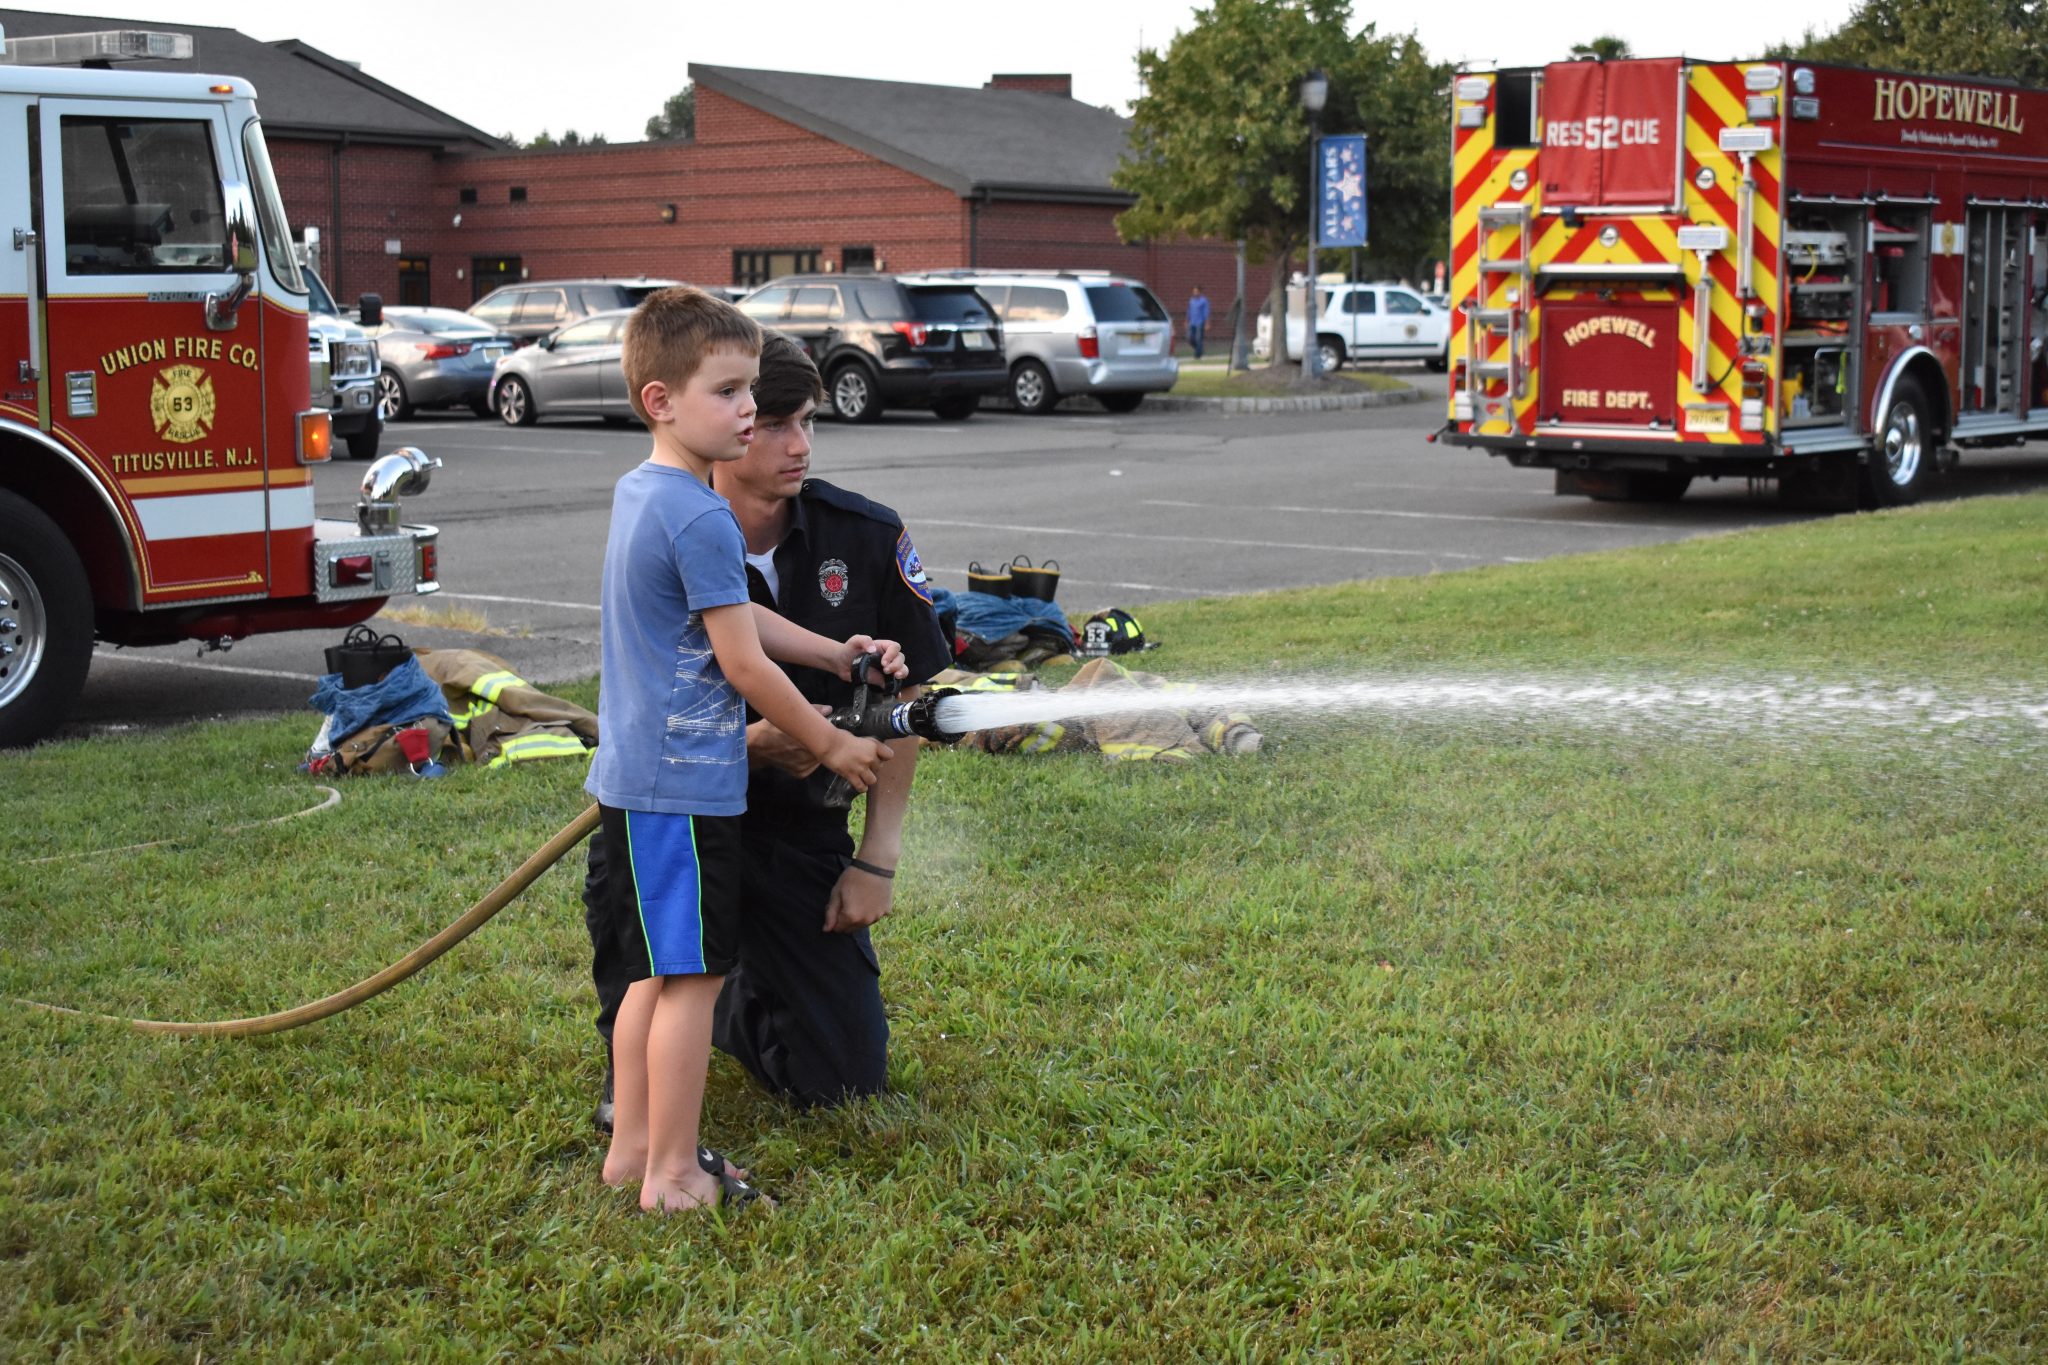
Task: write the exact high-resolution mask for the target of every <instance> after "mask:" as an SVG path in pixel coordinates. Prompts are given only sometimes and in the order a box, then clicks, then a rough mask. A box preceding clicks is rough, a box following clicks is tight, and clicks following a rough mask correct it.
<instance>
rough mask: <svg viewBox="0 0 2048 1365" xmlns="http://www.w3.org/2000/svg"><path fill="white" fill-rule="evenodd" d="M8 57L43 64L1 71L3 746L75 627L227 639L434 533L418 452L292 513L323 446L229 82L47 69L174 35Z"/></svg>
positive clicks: (289, 299)
mask: <svg viewBox="0 0 2048 1365" xmlns="http://www.w3.org/2000/svg"><path fill="white" fill-rule="evenodd" d="M7 48H8V59H9V62H10V63H14V62H20V61H23V60H30V61H41V62H46V63H50V64H51V65H48V66H46V67H30V66H20V65H0V234H11V241H0V744H19V743H24V742H28V741H31V740H33V739H35V738H37V737H39V736H41V735H43V734H46V733H48V732H49V730H50V729H51V728H53V727H54V726H55V725H56V723H57V722H58V720H59V719H61V717H62V715H63V713H64V711H65V709H66V708H67V707H68V706H69V704H70V703H71V702H72V701H73V700H74V699H75V698H76V696H77V695H78V692H79V689H80V687H81V685H82V684H83V682H84V680H85V674H86V669H87V666H88V664H89V663H90V661H91V658H92V649H93V641H94V638H95V636H97V637H98V638H99V639H101V640H106V641H109V642H111V643H115V644H124V645H149V644H164V643H170V642H174V641H178V640H199V641H202V642H205V643H207V644H210V645H214V646H217V647H225V646H226V645H227V644H228V643H230V642H232V641H234V640H236V639H239V638H241V637H243V636H246V635H250V634H254V633H257V632H262V631H277V630H301V629H308V628H321V627H339V626H345V625H348V624H350V623H353V622H356V621H360V620H363V619H364V618H366V617H368V616H370V615H372V614H373V613H375V612H376V610H377V609H378V608H379V607H381V606H382V605H383V604H384V602H385V600H386V599H387V598H388V597H390V596H392V595H393V594H399V593H416V592H433V591H435V590H436V589H437V588H438V587H439V583H438V582H437V576H436V572H435V567H436V566H435V536H436V532H435V530H434V528H432V527H423V526H402V525H400V524H399V519H398V508H397V499H398V497H399V495H401V494H404V493H410V492H415V491H421V490H423V489H424V487H425V480H426V476H427V473H428V471H429V469H430V468H431V467H433V465H434V464H435V463H436V462H434V461H431V460H428V459H427V458H426V457H425V456H423V455H421V454H419V452H417V451H401V452H397V453H395V454H393V455H389V456H386V457H385V458H384V459H382V460H380V461H378V462H377V463H376V464H374V465H373V466H371V469H370V471H369V474H368V475H367V476H366V477H365V478H364V480H363V498H362V500H361V501H360V502H359V503H358V504H357V509H356V513H357V515H356V520H355V521H350V522H342V521H325V520H321V519H318V518H316V517H315V516H314V512H313V467H314V466H315V465H318V464H320V463H322V462H324V461H326V460H327V458H328V455H329V449H330V446H331V443H332V434H331V432H330V430H329V427H328V414H327V412H326V410H325V409H323V408H316V407H314V406H313V405H312V403H311V379H310V371H309V359H308V354H307V343H306V337H307V333H306V307H307V294H306V285H305V282H304V280H303V278H302V277H301V275H300V273H299V269H298V266H297V265H296V264H295V263H294V261H293V257H292V243H291V233H290V229H289V227H288V226H287V225H286V222H285V216H284V209H283V205H282V202H281V200H280V199H279V197H278V190H277V184H276V180H275V177H274V176H273V174H272V172H271V166H270V157H269V154H268V153H267V152H266V151H265V149H264V142H263V129H262V126H261V125H260V124H259V122H258V121H257V117H256V108H255V104H254V92H253V91H252V90H251V89H250V88H249V85H248V83H247V82H245V81H241V80H236V79H233V78H225V77H219V76H200V75H183V74H167V73H143V72H128V71H116V70H113V69H72V70H64V69H58V64H69V65H73V66H76V65H77V64H78V63H80V62H81V61H87V62H105V61H108V60H119V59H121V58H123V57H134V56H152V57H189V56H190V54H191V39H190V38H189V37H186V36H184V35H171V34H147V33H138V32H133V31H124V32H119V33H95V34H78V35H72V36H70V37H65V38H37V39H26V40H16V41H13V42H9V43H8V44H7ZM364 344H367V343H364ZM350 359H353V358H350Z"/></svg>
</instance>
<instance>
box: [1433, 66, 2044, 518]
mask: <svg viewBox="0 0 2048 1365" xmlns="http://www.w3.org/2000/svg"><path fill="white" fill-rule="evenodd" d="M1454 95H1455V100H1454V106H1453V115H1452V117H1453V120H1454V123H1455V128H1454V135H1453V140H1454V147H1455V150H1454V153H1453V158H1454V163H1453V182H1452V183H1453V190H1452V210H1453V219H1452V238H1451V242H1452V291H1451V297H1452V306H1453V310H1454V317H1453V320H1452V327H1453V330H1452V334H1451V348H1450V354H1451V359H1452V382H1451V393H1450V399H1451V402H1450V419H1451V422H1450V426H1449V427H1448V428H1447V429H1446V432H1445V437H1446V439H1447V440H1449V441H1450V442H1452V443H1453V444H1457V445H1463V446H1477V447H1479V448H1481V449H1484V450H1488V451H1491V452H1492V453H1494V454H1496V455H1500V456H1503V457H1505V458H1506V459H1508V460H1509V461H1511V462H1512V463H1514V464H1517V465H1523V466H1537V467H1543V468H1551V469H1555V470H1556V471H1557V488H1558V491H1559V492H1560V493H1578V494H1585V495H1590V496H1592V497H1596V498H1616V499H1624V498H1626V499H1643V500H1669V499H1674V498H1677V497H1679V496H1681V495H1683V493H1684V492H1685V489H1686V487H1687V486H1688V484H1690V482H1691V481H1692V480H1693V479H1695V478H1701V477H1705V478H1721V477H1730V476H1733V477H1743V478H1758V477H1761V478H1770V479H1776V480H1778V481H1779V485H1780V489H1781V491H1784V492H1787V493H1792V494H1794V495H1795V496H1799V497H1801V498H1813V499H1816V500H1826V501H1829V502H1834V503H1837V504H1839V503H1841V502H1844V501H1860V502H1861V503H1862V504H1863V505H1866V506H1870V505H1875V506H1885V505H1895V504H1902V503H1910V502H1912V501H1914V500H1915V499H1916V498H1918V497H1919V496H1920V495H1921V493H1922V492H1923V491H1924V490H1925V488H1926V487H1927V483H1928V480H1929V478H1930V476H1931V475H1932V474H1933V472H1934V466H1935V463H1936V462H1937V461H1938V460H1953V459H1954V458H1955V452H1956V451H1957V449H1959V448H1963V447H1973V446H1989V445H2004V444H2012V443H2014V442H2017V441H2019V440H2021V439H2023V438H2024V437H2026V436H2028V435H2030V434H2037V433H2048V365H2044V362H2043V358H2042V344H2043V341H2044V339H2048V309H2044V307H2043V302H2044V298H2048V93H2044V92H2041V91H2034V90H2022V89H2017V88H2015V87H2012V86H2008V85H2000V84H1996V83H1991V82H1986V81H1980V80H1962V79H1952V78H1947V77H1924V76H1912V75H1903V74H1896V73H1888V72H1882V71H1867V70H1861V69H1857V68H1849V67H1837V66H1824V65H1818V64H1813V63H1806V62H1791V61H1761V62H1697V61H1689V60H1685V59H1680V58H1674V59H1668V60H1655V61H1635V60H1630V61H1611V62H1592V61H1583V62H1565V63H1559V64H1556V65H1552V66H1548V67H1544V68H1542V69H1540V70H1536V69H1525V70H1501V71H1484V72H1482V71H1466V72H1462V73H1460V74H1459V76H1458V77H1457V79H1456V82H1455V88H1454Z"/></svg>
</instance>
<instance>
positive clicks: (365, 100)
mask: <svg viewBox="0 0 2048 1365" xmlns="http://www.w3.org/2000/svg"><path fill="white" fill-rule="evenodd" d="M0 24H4V25H5V27H6V30H7V31H8V32H9V33H12V34H16V35H31V34H49V33H69V32H78V31H82V30H87V29H104V28H115V27H129V28H147V27H152V25H148V24H145V23H141V22H139V21H134V20H121V19H106V18H95V17H91V16H84V15H75V14H44V13H36V12H31V11H26V10H0ZM156 27H162V26H161V25H157V26H156ZM177 28H178V31H180V32H187V33H190V34H191V35H192V39H193V57H192V59H191V60H190V61H189V62H174V63H173V62H157V63H136V64H135V65H136V66H137V67H138V68H139V69H145V70H147V69H152V68H155V69H188V70H200V71H212V72H221V73H225V74H230V75H236V76H241V77H244V78H245V79H247V80H249V81H250V82H251V83H252V84H253V85H254V86H255V87H256V92H257V100H258V106H259V108H261V109H262V111H263V118H264V126H265V129H266V131H267V134H268V138H269V142H270V147H271V155H272V159H273V161H274V162H275V163H276V167H277V171H278V177H279V180H280V188H281V189H282V191H283V193H284V198H285V208H286V212H287V213H288V214H289V215H290V217H291V221H292V224H293V226H294V227H295V228H299V229H303V228H305V227H307V226H313V227H317V228H319V229H320V236H321V239H322V246H321V260H320V263H321V267H322V271H323V274H324V275H325V277H326V279H327V282H328V284H329V285H330V286H331V287H332V288H333V290H334V293H335V294H336V296H337V297H339V298H343V299H349V298H353V297H354V296H355V295H357V294H361V293H365V292H374V293H378V294H381V295H383V297H384V298H385V299H386V301H388V302H406V303H434V304H440V305H444V306H448V307H457V308H460V307H465V306H467V305H468V304H470V303H472V302H474V301H475V300H476V299H477V298H479V297H481V296H482V295H483V294H484V293H486V292H488V291H489V290H490V289H491V288H493V287H495V286H497V285H498V284H501V283H505V282H507V281H511V280H517V279H521V278H532V279H544V278H554V277H561V276H579V275H600V276H602V275H609V276H633V275H654V276H667V277H671V278H675V279H682V280H689V281H692V282H695V283H700V284H754V283H759V282H760V281H762V280H765V279H768V278H770V277H771V276H774V275H778V274H784V273H788V272H790V271H794V270H813V269H815V270H851V271H861V270H895V271H909V270H927V269H940V268H945V267H950V266H983V267H996V268H1064V269H1099V270H1113V271H1118V272H1121V273H1126V274H1130V275H1134V276H1136V277H1138V278H1140V279H1143V280H1145V281H1147V282H1148V283H1150V284H1151V286H1152V287H1153V289H1154V290H1155V292H1157V293H1158V295H1159V297H1160V298H1161V300H1162V301H1163V302H1165V303H1166V305H1167V306H1168V307H1169V308H1170V309H1172V310H1173V312H1174V314H1175V316H1176V317H1177V318H1178V317H1179V316H1180V314H1181V312H1182V310H1183V309H1184V307H1185V305H1186V301H1187V297H1188V292H1189V289H1190V287H1191V286H1193V285H1195V284H1197V283H1199V284H1201V285H1202V286H1203V287H1204V288H1205V289H1206V290H1207V291H1208V292H1209V294H1210V295H1211V296H1212V297H1213V298H1215V299H1216V300H1217V301H1218V307H1219V310H1220V309H1221V308H1224V307H1227V306H1228V303H1229V301H1230V299H1231V298H1232V297H1233V296H1234V293H1235V287H1236V286H1235V265H1234V261H1233V256H1232V252H1231V250H1230V248H1229V247H1228V246H1227V245H1225V244H1221V243H1214V242H1189V241H1174V242H1140V243H1125V242H1123V241H1121V240H1120V239H1119V238H1118V236H1117V232H1116V224H1115V220H1116V215H1117V214H1118V213H1119V212H1121V211H1122V210H1123V209H1124V208H1126V207H1128V206H1129V204H1130V203H1131V198H1130V196H1129V195H1127V194H1125V193H1123V192H1122V191H1119V190H1117V189H1115V188H1114V187H1113V186H1112V185H1111V184H1110V176H1111V173H1112V172H1113V171H1114V169H1115V167H1116V164H1117V160H1118V158H1119V156H1120V155H1121V154H1122V152H1123V150H1124V147H1125V146H1126V144H1127V140H1128V137H1129V124H1128V121H1127V120H1125V119H1123V118H1121V117H1119V116H1118V115H1116V114H1115V113H1113V112H1111V111H1109V110H1106V109H1100V108H1097V107H1095V106H1093V105H1088V104H1084V103H1081V102H1080V101H1078V100H1075V99H1073V98H1072V94H1071V80H1070V78H1069V77H1067V76H1064V75H1029V76H997V77H995V78H994V79H993V80H991V81H989V82H988V84H987V85H985V86H982V87H979V88H975V87H962V86H942V85H923V84H909V83H904V82H897V81H874V80H862V79H856V78H852V77H844V76H816V75H806V74H803V73H798V72H786V71H754V70H745V69H741V68H737V67H724V66H704V65H692V66H691V67H690V69H689V75H690V79H691V80H692V81H694V82H695V85H696V92H697V95H696V136H695V138H694V139H692V140H689V141H683V142H635V143H618V144H602V145H596V146H591V145H584V146H577V147H567V148H552V149H547V150H520V149H515V148H511V147H508V146H507V145H506V144H505V143H504V142H502V141H501V140H500V139H498V138H495V137H492V136H491V135H489V134H487V133H484V132H482V131H481V130H479V129H476V128H472V127H470V126H469V125H468V124H465V123H462V122H461V121H460V120H457V119H453V118H450V117H449V116H448V115H446V114H443V113H441V112H439V111H438V110H436V109H433V108H432V107H430V106H428V105H426V104H424V103H422V102H421V101H419V100H417V99H415V98H413V97H412V96H410V95H407V94H405V93H403V92H402V91H399V90H396V89H394V88H393V87H391V86H389V85H386V84H384V83H383V82H381V81H378V80H376V79H375V78H373V77H370V76H367V75H365V74H363V73H362V72H361V71H359V70H357V69H356V68H355V67H354V66H353V65H351V64H350V63H347V62H344V61H340V60H337V59H336V58H333V57H330V56H328V55H326V54H325V53H322V52H320V51H318V50H317V49H314V48H311V47H308V46H307V45H305V44H304V43H300V42H296V41H284V42H276V43H264V42H258V41H256V40H255V39H252V38H249V37H247V36H246V35H243V34H240V33H237V32H235V31H234V30H232V29H224V28H204V27H193V26H189V25H178V26H177ZM1267 282H1268V273H1267V272H1266V271H1264V270H1260V271H1259V272H1258V273H1257V276H1256V278H1253V279H1251V280H1250V281H1249V285H1250V288H1251V290H1252V292H1253V296H1254V298H1262V297H1263V296H1264V292H1265V289H1266V286H1267Z"/></svg>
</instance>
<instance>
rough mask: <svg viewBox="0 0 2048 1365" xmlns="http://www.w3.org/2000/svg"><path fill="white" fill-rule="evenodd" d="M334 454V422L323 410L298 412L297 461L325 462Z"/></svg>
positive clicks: (301, 462)
mask: <svg viewBox="0 0 2048 1365" xmlns="http://www.w3.org/2000/svg"><path fill="white" fill-rule="evenodd" d="M333 454H334V424H333V423H332V422H331V421H329V420H328V416H327V414H326V413H325V412H323V411H319V410H317V409H316V410H315V411H313V412H302V413H300V414H299V463H300V464H326V463H327V461H328V459H329V457H331V456H332V455H333Z"/></svg>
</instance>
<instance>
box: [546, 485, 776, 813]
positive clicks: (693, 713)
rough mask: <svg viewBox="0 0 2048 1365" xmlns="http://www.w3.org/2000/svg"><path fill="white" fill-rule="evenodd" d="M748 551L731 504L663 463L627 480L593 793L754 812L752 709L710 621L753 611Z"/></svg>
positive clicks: (608, 616) (619, 800) (658, 806)
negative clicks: (714, 644) (750, 789)
mask: <svg viewBox="0 0 2048 1365" xmlns="http://www.w3.org/2000/svg"><path fill="white" fill-rule="evenodd" d="M746 556H747V542H746V537H745V536H743V535H741V534H740V524H739V520H738V519H737V518H736V517H734V516H733V514H732V507H731V506H730V505H729V504H728V503H727V502H726V500H725V499H724V498H721V497H719V496H718V494H716V493H714V492H712V491H711V490H710V489H709V488H707V487H705V486H704V485H703V484H702V483H700V482H698V481H697V479H696V478H695V477H694V476H693V475H692V474H691V473H690V472H689V471H688V470H686V469H674V468H671V467H670V466H668V465H659V464H655V463H654V462H653V461H651V460H650V461H648V462H647V463H645V464H643V465H641V466H640V467H639V468H638V469H635V470H633V471H632V472H630V473H628V474H627V475H626V477H624V478H623V479H620V480H619V483H618V487H617V488H616V489H615V490H614V491H613V494H612V526H611V534H610V537H609V538H608V539H607V540H606V542H605V547H604V597H603V608H604V625H603V628H602V633H603V637H604V674H603V677H602V678H601V679H600V681H599V683H598V688H597V726H598V731H597V732H598V738H599V741H600V742H599V744H598V747H597V754H596V756H595V757H594V758H593V759H592V760H591V764H590V780H589V781H588V782H586V783H585V784H584V790H586V791H588V792H589V793H590V794H591V795H592V796H594V797H596V798H597V799H598V800H599V801H602V802H603V803H604V804H605V805H607V806H616V807H619V808H620V809H622V810H638V811H661V812H665V813H668V814H672V815H738V814H739V813H740V812H742V811H744V810H745V809H746V808H747V731H746V706H745V703H743V702H742V701H741V700H740V694H739V692H738V691H737V690H736V689H735V688H734V687H733V685H732V684H731V683H729V682H727V681H726V679H725V673H724V671H723V670H722V669H720V668H719V666H718V660H717V659H716V658H714V657H712V653H711V637H710V635H709V633H707V632H706V631H705V629H704V619H703V613H704V612H705V611H706V610H708V609H710V608H712V607H730V606H735V605H738V604H739V603H743V602H746V601H747V600H748V591H747V578H746V574H747V559H746Z"/></svg>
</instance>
